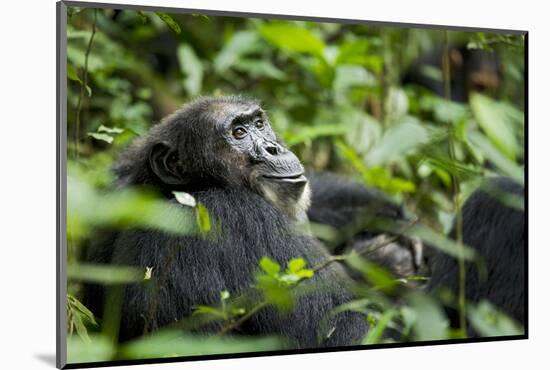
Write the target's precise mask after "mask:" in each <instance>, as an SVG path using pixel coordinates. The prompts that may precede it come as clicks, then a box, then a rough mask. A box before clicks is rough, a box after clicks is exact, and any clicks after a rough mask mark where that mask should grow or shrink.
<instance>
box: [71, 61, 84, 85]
mask: <svg viewBox="0 0 550 370" xmlns="http://www.w3.org/2000/svg"><path fill="white" fill-rule="evenodd" d="M67 78H68V79H69V80H73V81H77V82H80V83H82V81H81V80H80V77H78V73H77V72H76V69H75V68H74V67H73V66H72V65H70V64H67Z"/></svg>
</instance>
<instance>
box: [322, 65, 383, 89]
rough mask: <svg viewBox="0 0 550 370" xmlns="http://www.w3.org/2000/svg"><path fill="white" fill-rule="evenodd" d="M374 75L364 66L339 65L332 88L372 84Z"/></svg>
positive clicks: (374, 80) (374, 79) (374, 81)
mask: <svg viewBox="0 0 550 370" xmlns="http://www.w3.org/2000/svg"><path fill="white" fill-rule="evenodd" d="M376 83H377V81H376V77H375V76H373V75H372V74H370V73H369V72H368V71H367V70H366V69H365V68H363V67H360V66H356V65H340V66H338V67H337V68H336V75H335V77H334V81H333V82H332V84H333V85H332V88H333V89H334V90H344V89H348V88H350V87H354V86H373V85H375V84H376Z"/></svg>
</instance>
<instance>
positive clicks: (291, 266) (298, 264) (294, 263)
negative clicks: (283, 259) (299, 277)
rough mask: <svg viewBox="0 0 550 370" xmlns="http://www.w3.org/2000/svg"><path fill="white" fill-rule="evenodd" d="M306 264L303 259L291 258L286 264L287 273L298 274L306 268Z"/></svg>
mask: <svg viewBox="0 0 550 370" xmlns="http://www.w3.org/2000/svg"><path fill="white" fill-rule="evenodd" d="M306 264H307V262H306V261H305V260H304V259H303V258H293V259H291V260H290V261H289V262H288V271H289V272H298V271H300V270H301V269H303V268H304V267H306Z"/></svg>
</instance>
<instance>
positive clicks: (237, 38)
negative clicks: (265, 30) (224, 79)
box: [214, 31, 261, 73]
mask: <svg viewBox="0 0 550 370" xmlns="http://www.w3.org/2000/svg"><path fill="white" fill-rule="evenodd" d="M260 41H261V38H260V35H259V34H258V33H257V32H255V31H239V32H236V33H235V34H234V35H233V36H232V37H231V39H230V40H229V41H228V42H226V43H225V45H224V47H223V49H222V50H221V51H220V52H219V54H218V55H216V57H215V58H214V69H215V70H216V72H217V73H222V72H224V71H226V70H227V69H229V68H231V67H232V66H233V65H235V64H236V63H238V62H239V61H240V60H241V59H242V57H243V56H245V55H247V54H249V53H252V52H255V51H258V50H259V49H260V48H261V42H260Z"/></svg>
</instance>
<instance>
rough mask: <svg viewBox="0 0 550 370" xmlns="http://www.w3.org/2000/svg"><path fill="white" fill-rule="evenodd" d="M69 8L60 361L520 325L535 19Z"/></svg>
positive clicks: (117, 360) (397, 338)
mask: <svg viewBox="0 0 550 370" xmlns="http://www.w3.org/2000/svg"><path fill="white" fill-rule="evenodd" d="M57 10H58V134H59V137H58V280H57V283H58V312H57V320H58V321H57V330H58V336H57V340H58V342H57V346H58V354H57V366H58V367H60V368H77V367H88V366H109V365H120V364H142V363H154V362H168V361H189V360H208V359H214V358H229V357H249V356H268V355H282V354H296V353H313V352H326V351H348V350H368V349H370V348H382V347H396V348H394V349H392V351H399V349H398V348H397V347H402V346H412V345H430V344H445V343H448V344H451V343H463V342H479V341H487V340H511V339H525V338H527V244H526V238H527V235H526V230H527V229H526V209H525V208H526V205H527V203H526V195H527V194H526V184H525V182H526V176H525V173H526V170H527V151H526V145H525V144H526V137H527V135H526V129H527V121H526V117H527V116H526V109H527V95H526V89H525V85H526V84H525V81H526V73H527V71H526V68H527V65H526V48H527V32H525V31H514V30H489V29H481V28H480V29H470V28H460V27H446V26H432V25H415V24H398V23H384V22H373V21H368V20H347V19H319V18H311V17H308V16H307V14H304V15H303V16H285V15H273V14H245V13H231V12H220V11H210V10H209V11H206V10H189V9H175V8H170V9H169V8H160V7H158V8H157V7H146V6H133V5H112V4H98V3H93V4H92V3H78V2H70V1H67V2H65V1H64V2H60V3H58V8H57ZM435 21H437V20H434V22H435ZM480 26H482V25H480ZM434 350H437V349H434ZM366 355H367V352H365V356H366Z"/></svg>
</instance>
